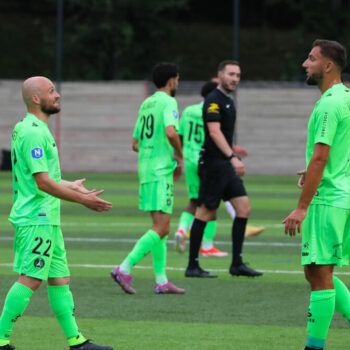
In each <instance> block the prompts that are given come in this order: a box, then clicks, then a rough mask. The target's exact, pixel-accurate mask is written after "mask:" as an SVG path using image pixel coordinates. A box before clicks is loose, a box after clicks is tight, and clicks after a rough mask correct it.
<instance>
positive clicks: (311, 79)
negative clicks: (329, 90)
mask: <svg viewBox="0 0 350 350" xmlns="http://www.w3.org/2000/svg"><path fill="white" fill-rule="evenodd" d="M322 78H323V76H322V74H321V73H314V74H313V75H310V76H307V77H306V84H307V85H318V84H319V82H320V81H321V80H322Z"/></svg>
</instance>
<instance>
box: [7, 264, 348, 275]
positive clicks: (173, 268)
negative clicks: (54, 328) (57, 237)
mask: <svg viewBox="0 0 350 350" xmlns="http://www.w3.org/2000/svg"><path fill="white" fill-rule="evenodd" d="M12 266H13V264H10V263H3V264H0V267H12ZM69 266H70V267H80V268H86V269H113V268H114V267H115V265H93V264H69ZM134 268H135V269H139V270H152V269H153V267H152V266H141V265H136V266H135V267H134ZM167 270H168V271H185V268H183V267H171V266H168V267H167ZM207 270H208V271H211V272H227V269H207ZM259 271H261V272H264V273H275V274H287V275H301V274H304V272H303V271H301V270H295V271H289V270H259ZM335 275H343V276H350V272H338V271H337V272H335Z"/></svg>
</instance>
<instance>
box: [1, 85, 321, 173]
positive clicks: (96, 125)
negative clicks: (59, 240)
mask: <svg viewBox="0 0 350 350" xmlns="http://www.w3.org/2000/svg"><path fill="white" fill-rule="evenodd" d="M202 84H203V82H186V81H180V86H179V91H178V93H177V96H176V98H177V101H178V105H179V110H180V112H181V111H182V110H183V109H184V108H185V107H187V106H188V105H191V104H194V103H199V102H200V101H201V97H200V94H199V92H200V89H201V86H202ZM154 90H155V88H154V86H153V83H151V82H145V81H113V82H74V83H73V82H65V83H63V84H62V87H61V95H62V100H61V107H62V111H61V113H60V115H59V117H58V118H59V120H58V121H59V122H58V123H57V116H52V118H51V120H50V123H49V126H50V129H51V130H52V133H53V134H54V136H55V137H56V142H57V144H58V145H59V149H60V159H61V166H62V170H63V171H96V172H127V171H136V170H137V154H136V153H135V152H133V151H132V149H131V142H132V134H133V129H134V125H135V122H136V118H137V114H138V109H139V106H140V104H141V103H142V101H143V100H144V98H145V96H147V95H149V94H151V93H152V92H153V91H154ZM319 97H320V93H319V91H318V90H317V88H316V87H307V86H306V84H304V83H297V82H295V83H294V82H283V83H279V82H268V83H267V82H241V84H240V86H239V88H238V90H237V94H236V96H235V98H236V100H237V111H238V114H237V116H238V120H237V138H238V142H237V143H238V144H239V145H241V146H244V147H246V148H247V150H248V153H249V156H248V157H247V158H246V159H245V164H246V167H247V172H248V173H249V174H295V173H296V171H297V170H300V169H302V168H304V167H305V160H304V156H305V144H306V134H307V122H308V118H309V115H310V113H311V111H312V109H313V106H314V104H315V102H316V101H317V99H318V98H319ZM0 107H1V108H0V110H1V113H2V115H1V119H0V147H1V148H2V149H3V150H7V149H10V147H11V133H12V129H13V126H14V124H15V123H16V122H17V121H19V120H20V119H23V117H24V116H25V112H26V111H25V106H24V104H23V102H22V97H21V82H20V81H13V80H0ZM2 157H3V159H4V155H3V156H2ZM4 165H5V163H4ZM2 166H3V164H2Z"/></svg>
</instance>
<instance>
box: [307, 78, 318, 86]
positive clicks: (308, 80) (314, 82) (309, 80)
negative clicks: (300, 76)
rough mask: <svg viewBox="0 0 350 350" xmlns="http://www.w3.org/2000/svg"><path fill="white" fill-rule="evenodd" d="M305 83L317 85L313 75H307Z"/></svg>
mask: <svg viewBox="0 0 350 350" xmlns="http://www.w3.org/2000/svg"><path fill="white" fill-rule="evenodd" d="M306 84H307V85H317V84H318V83H317V81H316V80H315V78H314V77H308V78H306Z"/></svg>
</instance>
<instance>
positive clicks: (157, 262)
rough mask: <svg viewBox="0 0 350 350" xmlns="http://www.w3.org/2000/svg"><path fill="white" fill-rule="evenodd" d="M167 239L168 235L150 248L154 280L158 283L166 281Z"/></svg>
mask: <svg viewBox="0 0 350 350" xmlns="http://www.w3.org/2000/svg"><path fill="white" fill-rule="evenodd" d="M167 240H168V236H165V237H164V238H163V239H161V240H160V242H159V243H158V244H156V245H155V246H153V248H152V258H153V269H154V274H155V275H156V282H157V283H160V284H165V283H167V282H168V278H167V276H166V257H167V246H166V243H167Z"/></svg>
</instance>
